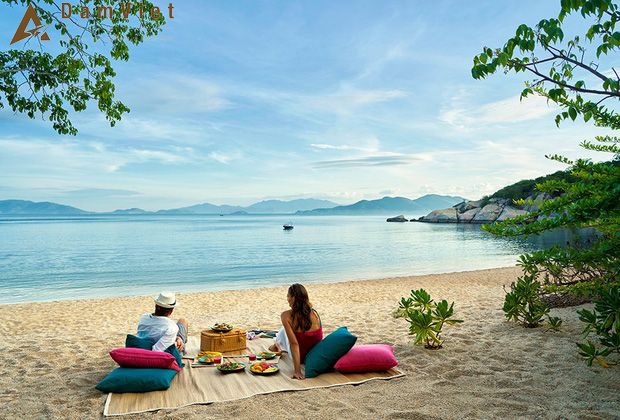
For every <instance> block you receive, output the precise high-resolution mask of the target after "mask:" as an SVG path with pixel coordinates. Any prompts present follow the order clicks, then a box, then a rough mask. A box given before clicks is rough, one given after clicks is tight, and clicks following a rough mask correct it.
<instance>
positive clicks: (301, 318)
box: [288, 283, 312, 331]
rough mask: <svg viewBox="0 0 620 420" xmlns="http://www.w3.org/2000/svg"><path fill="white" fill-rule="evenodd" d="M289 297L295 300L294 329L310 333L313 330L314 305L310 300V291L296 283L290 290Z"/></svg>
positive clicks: (293, 310)
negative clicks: (312, 315)
mask: <svg viewBox="0 0 620 420" xmlns="http://www.w3.org/2000/svg"><path fill="white" fill-rule="evenodd" d="M288 295H289V296H291V297H292V298H293V306H292V308H291V309H292V311H291V312H292V314H293V328H294V329H295V330H301V331H308V330H309V329H310V328H312V317H311V314H312V305H311V304H310V299H308V291H307V290H306V288H305V287H304V286H302V285H301V284H299V283H295V284H294V285H292V286H291V287H289V288H288Z"/></svg>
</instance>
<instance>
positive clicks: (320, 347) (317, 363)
mask: <svg viewBox="0 0 620 420" xmlns="http://www.w3.org/2000/svg"><path fill="white" fill-rule="evenodd" d="M356 341H357V337H356V336H354V335H353V334H351V333H350V332H349V330H348V329H347V327H340V328H338V329H337V330H336V331H334V332H333V333H331V334H330V335H328V336H327V337H325V338H324V339H323V340H321V341H320V342H318V343H317V344H316V345H315V346H314V347H312V349H310V351H309V352H308V355H307V356H306V370H305V375H306V378H314V377H316V376H318V375H319V374H321V373H324V372H328V371H330V370H331V369H333V367H334V365H335V364H336V362H337V361H338V359H340V358H341V357H342V356H344V355H345V354H346V353H347V352H348V351H349V350H351V347H353V345H354V344H355V342H356Z"/></svg>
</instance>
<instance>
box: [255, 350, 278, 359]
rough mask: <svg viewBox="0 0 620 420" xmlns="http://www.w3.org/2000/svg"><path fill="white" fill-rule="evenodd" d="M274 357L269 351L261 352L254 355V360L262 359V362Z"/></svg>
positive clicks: (274, 354)
mask: <svg viewBox="0 0 620 420" xmlns="http://www.w3.org/2000/svg"><path fill="white" fill-rule="evenodd" d="M276 356H277V354H276V353H272V352H270V351H261V352H258V353H256V358H257V359H263V360H270V359H273V358H274V357H276Z"/></svg>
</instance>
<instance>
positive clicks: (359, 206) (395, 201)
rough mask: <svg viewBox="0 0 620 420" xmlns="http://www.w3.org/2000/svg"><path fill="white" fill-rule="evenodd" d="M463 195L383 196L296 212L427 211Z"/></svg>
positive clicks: (390, 212)
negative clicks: (376, 198) (410, 197)
mask: <svg viewBox="0 0 620 420" xmlns="http://www.w3.org/2000/svg"><path fill="white" fill-rule="evenodd" d="M464 200H465V199H464V198H463V197H455V196H449V195H438V194H427V195H424V196H422V197H420V198H416V199H415V200H410V199H408V198H404V197H383V198H381V199H378V200H362V201H358V202H357V203H354V204H351V205H348V206H336V207H331V208H318V209H314V210H304V211H298V212H297V213H296V214H298V215H304V216H323V215H356V214H382V215H383V214H392V213H395V212H400V213H418V214H420V213H427V212H429V211H432V210H434V209H437V208H443V207H446V206H453V205H455V204H457V203H461V202H463V201H464Z"/></svg>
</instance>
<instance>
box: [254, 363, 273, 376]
mask: <svg viewBox="0 0 620 420" xmlns="http://www.w3.org/2000/svg"><path fill="white" fill-rule="evenodd" d="M250 372H252V373H253V374H254V375H265V376H267V375H274V374H276V373H278V372H280V368H279V367H278V365H277V364H276V363H267V362H259V363H254V364H253V365H252V366H250Z"/></svg>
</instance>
